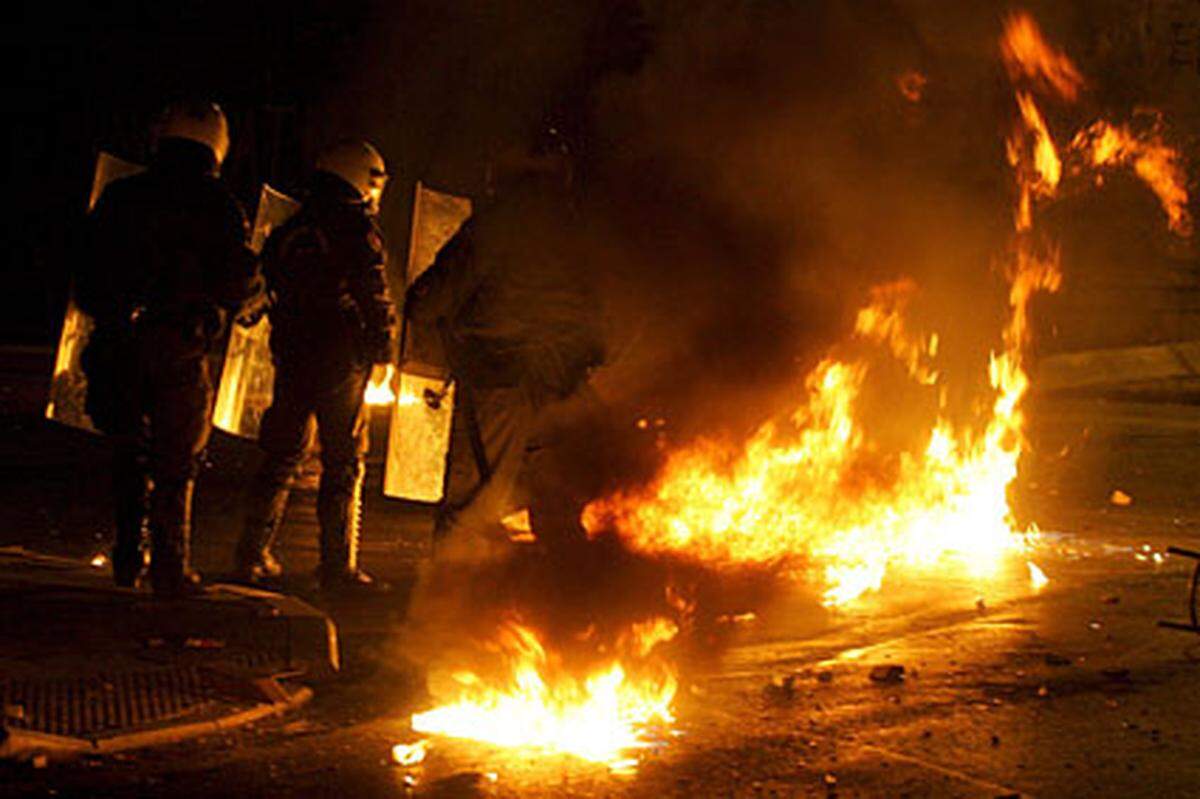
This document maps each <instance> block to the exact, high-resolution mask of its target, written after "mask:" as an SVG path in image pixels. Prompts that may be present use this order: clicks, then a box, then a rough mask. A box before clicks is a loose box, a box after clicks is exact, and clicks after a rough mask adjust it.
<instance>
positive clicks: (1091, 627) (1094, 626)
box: [1087, 619, 1104, 630]
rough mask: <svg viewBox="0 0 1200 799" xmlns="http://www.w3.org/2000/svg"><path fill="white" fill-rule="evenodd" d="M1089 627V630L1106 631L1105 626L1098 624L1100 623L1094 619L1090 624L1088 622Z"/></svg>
mask: <svg viewBox="0 0 1200 799" xmlns="http://www.w3.org/2000/svg"><path fill="white" fill-rule="evenodd" d="M1087 626H1088V629H1089V630H1102V629H1104V624H1103V623H1102V622H1098V621H1096V620H1095V619H1092V620H1091V621H1089V622H1088V624H1087Z"/></svg>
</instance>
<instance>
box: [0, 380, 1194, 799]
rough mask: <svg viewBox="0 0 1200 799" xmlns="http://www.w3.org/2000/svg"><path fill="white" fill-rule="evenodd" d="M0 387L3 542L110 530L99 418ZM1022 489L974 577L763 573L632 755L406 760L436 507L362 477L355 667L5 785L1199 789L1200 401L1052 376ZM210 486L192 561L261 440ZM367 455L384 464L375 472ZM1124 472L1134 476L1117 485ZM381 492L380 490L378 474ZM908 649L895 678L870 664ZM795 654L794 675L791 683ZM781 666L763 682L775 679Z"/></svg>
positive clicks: (226, 531)
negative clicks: (134, 748) (297, 696)
mask: <svg viewBox="0 0 1200 799" xmlns="http://www.w3.org/2000/svg"><path fill="white" fill-rule="evenodd" d="M19 394H20V390H19V389H17V390H15V393H14V392H9V393H8V394H6V397H7V398H8V399H9V400H10V401H11V402H10V404H11V407H6V408H5V410H11V411H12V412H11V413H8V414H7V415H5V416H4V417H3V419H2V420H0V425H3V428H4V435H3V437H0V471H2V473H3V475H4V480H3V481H0V500H2V501H0V544H9V543H19V544H24V545H27V546H33V547H35V548H37V549H41V550H43V551H50V552H54V553H57V554H67V555H72V556H86V555H88V554H89V553H91V552H93V551H95V550H97V549H100V548H101V547H102V546H103V542H104V538H105V536H106V535H107V521H106V519H107V516H106V513H105V505H104V495H105V491H106V487H105V482H106V480H107V477H106V466H105V464H104V458H105V452H104V446H103V444H102V443H101V442H98V441H95V440H92V439H88V438H86V437H82V436H79V435H76V434H74V433H71V432H68V431H63V430H61V429H57V428H54V427H51V426H49V425H47V424H46V423H44V422H42V421H40V420H37V419H36V417H35V416H33V415H31V414H29V413H28V412H26V411H24V410H22V409H20V408H19V407H18V406H19V405H20V403H19V402H17V401H16V400H13V399H12V397H14V396H17V395H19ZM1031 415H1032V418H1033V422H1034V427H1033V431H1032V436H1031V437H1032V441H1033V445H1034V454H1033V455H1031V456H1030V458H1029V459H1028V460H1027V462H1026V463H1025V464H1024V465H1023V468H1022V478H1021V482H1020V485H1019V486H1018V487H1017V490H1016V502H1017V506H1018V510H1019V512H1020V513H1021V515H1022V517H1023V518H1028V519H1030V520H1034V521H1036V522H1037V523H1038V524H1039V526H1040V527H1041V529H1042V530H1044V531H1046V536H1045V538H1044V540H1043V542H1042V544H1040V545H1039V546H1038V548H1037V549H1036V551H1035V552H1034V553H1032V557H1033V559H1034V560H1036V561H1037V563H1038V564H1039V565H1040V566H1041V567H1042V568H1043V570H1044V571H1045V572H1046V574H1047V575H1048V577H1049V578H1050V583H1049V584H1048V585H1047V586H1046V587H1045V588H1043V589H1041V590H1040V591H1033V590H1032V589H1031V588H1030V586H1029V583H1028V576H1027V573H1026V572H1025V571H1024V564H1023V563H1022V562H1018V563H1016V564H1015V565H1014V568H1013V569H1012V571H1011V572H1010V573H1009V574H1008V575H1007V576H1005V577H1003V578H1001V579H998V580H994V581H990V582H987V583H986V584H981V583H972V582H970V581H967V580H949V579H945V580H937V581H936V582H934V581H925V582H907V583H904V582H899V583H895V584H889V585H888V586H887V587H886V588H887V590H886V591H885V592H883V593H882V594H880V595H878V596H875V597H873V598H871V599H870V600H868V601H865V602H864V603H862V604H861V605H860V606H856V607H854V608H853V609H850V610H844V611H836V612H834V611H827V610H823V609H821V608H820V607H819V606H818V605H816V603H814V602H813V601H812V600H811V599H808V598H806V597H805V596H804V593H803V592H802V591H800V590H796V591H794V592H789V591H776V592H775V593H773V594H772V598H771V599H770V601H768V602H763V603H762V604H760V605H758V606H756V607H754V608H753V609H754V610H755V612H756V614H757V616H756V619H755V620H753V621H751V622H747V623H743V624H739V625H736V627H734V628H731V629H730V630H729V631H728V632H727V634H726V635H725V636H724V638H723V639H722V640H723V646H722V648H721V649H720V650H719V651H718V652H717V653H716V655H715V656H711V657H708V658H699V659H695V660H694V661H690V662H685V663H684V673H683V682H682V687H681V691H680V694H679V697H678V700H677V716H678V721H677V725H676V730H675V732H676V734H675V735H673V736H671V737H670V738H669V739H668V740H667V741H666V742H665V743H664V744H663V745H662V746H660V747H656V748H653V749H649V750H646V751H644V752H643V753H642V754H641V756H640V757H641V762H640V765H639V767H638V768H637V769H636V771H635V772H633V773H627V774H615V773H612V772H611V771H610V770H609V769H608V768H607V767H604V766H598V765H591V764H587V763H583V762H581V761H578V760H575V759H573V758H569V757H541V756H536V755H534V754H531V753H528V752H522V751H502V750H497V749H493V748H489V747H485V746H481V745H477V744H471V743H464V742H456V741H449V740H440V739H438V740H434V742H433V746H432V749H431V752H430V755H429V757H428V759H427V760H426V762H425V763H424V764H423V765H422V766H421V767H419V768H418V769H414V770H405V769H401V768H399V767H396V766H393V765H391V764H390V763H389V753H390V749H391V746H392V744H394V743H396V742H398V741H411V740H415V738H416V737H417V736H414V735H413V733H412V732H411V731H410V730H409V729H408V725H407V718H408V715H409V713H411V712H412V710H413V709H415V708H418V707H420V706H421V702H422V701H423V697H424V691H423V677H422V675H421V672H420V669H418V668H416V667H415V666H414V665H413V664H412V663H411V662H409V660H408V659H407V658H406V647H407V642H406V641H405V639H404V637H403V634H402V632H401V624H402V621H403V617H404V610H405V597H406V593H405V590H404V588H405V587H406V586H407V585H409V584H410V583H411V576H412V574H413V572H414V569H415V568H416V566H417V564H418V563H419V561H420V556H421V553H422V551H423V542H424V540H425V536H426V535H427V525H428V518H427V514H424V513H422V512H420V511H417V510H413V509H407V508H402V507H398V506H394V505H392V504H391V503H386V502H385V501H384V500H382V499H378V498H377V499H373V500H372V501H371V504H370V505H369V506H368V508H367V529H366V538H367V547H366V555H365V562H366V564H367V565H368V567H369V568H373V569H374V570H375V571H377V572H378V573H380V574H381V575H383V576H384V577H387V578H389V579H391V580H393V581H394V582H396V583H397V585H398V587H399V589H400V590H399V591H398V592H397V594H396V595H394V596H393V597H392V598H390V599H388V600H386V601H385V602H383V603H375V604H370V605H367V606H357V607H346V608H335V609H334V612H335V615H336V616H337V617H338V619H339V622H341V624H342V627H343V644H344V647H345V662H346V669H345V673H344V674H343V676H342V677H341V678H340V679H339V680H338V681H337V682H334V683H329V684H325V685H322V686H319V687H318V691H317V698H316V699H315V700H314V701H313V703H312V704H311V705H310V706H309V707H308V708H306V709H305V710H303V711H302V712H301V713H299V714H295V715H292V716H289V717H287V718H283V719H278V720H274V721H271V722H267V723H263V724H261V725H258V726H256V727H252V728H246V729H242V730H238V731H233V732H230V733H228V734H226V735H224V736H221V737H213V738H207V739H200V740H198V741H194V742H192V743H189V744H185V745H179V746H175V747H169V748H163V749H158V750H149V751H143V752H140V753H136V754H130V755H127V756H122V757H114V758H106V759H93V760H84V761H80V762H76V763H72V764H65V765H51V766H49V767H48V768H43V769H36V768H33V767H5V768H4V770H3V771H2V772H0V794H3V795H13V796H18V795H30V796H120V797H134V796H137V797H157V796H161V797H173V798H177V797H189V796H196V797H199V796H205V797H210V796H281V797H282V796H305V797H308V796H331V797H332V796H337V797H341V796H346V797H358V796H362V797H376V796H378V797H396V796H405V795H414V794H415V795H428V796H534V797H538V796H546V797H551V796H588V797H590V796H596V797H599V796H645V797H659V796H688V797H701V796H705V797H706V796H747V797H759V796H780V797H793V796H794V797H823V798H824V797H834V796H837V797H903V796H909V797H943V796H945V797H951V796H965V797H975V796H979V797H999V796H1016V795H1020V796H1037V797H1074V796H1097V797H1109V796H1112V797H1140V796H1147V797H1149V796H1154V797H1167V796H1171V797H1173V796H1196V795H1200V759H1198V758H1196V753H1197V752H1200V716H1198V714H1197V713H1196V712H1195V711H1196V708H1197V707H1198V706H1200V705H1198V704H1197V702H1198V701H1200V662H1198V660H1200V638H1195V637H1194V636H1192V635H1190V634H1187V633H1182V632H1174V631H1169V630H1162V629H1159V628H1158V627H1156V625H1155V622H1156V620H1158V619H1162V618H1174V619H1182V618H1184V616H1185V615H1186V603H1185V597H1186V588H1187V580H1188V576H1189V574H1190V569H1191V564H1190V563H1189V562H1186V561H1179V560H1178V559H1174V558H1159V559H1158V560H1161V561H1162V562H1156V558H1155V557H1154V555H1155V554H1156V553H1157V554H1159V555H1161V553H1162V552H1163V550H1164V549H1165V547H1166V546H1167V545H1168V544H1180V545H1184V546H1187V545H1192V546H1195V547H1196V548H1200V541H1198V540H1197V539H1198V538H1200V536H1197V534H1196V530H1197V529H1198V525H1200V501H1198V500H1200V497H1197V496H1196V495H1195V492H1194V489H1193V486H1195V485H1196V478H1197V477H1200V446H1198V445H1200V408H1195V407H1191V406H1184V405H1171V404H1168V403H1155V404H1139V403H1136V402H1130V401H1122V402H1111V401H1110V402H1105V401H1102V400H1097V399H1063V398H1043V399H1041V400H1039V401H1037V402H1035V403H1033V406H1032V408H1031ZM212 458H213V461H214V465H213V467H212V468H211V469H210V470H208V472H207V474H206V477H205V482H204V484H203V486H202V488H201V491H200V494H199V500H198V505H199V509H198V514H199V520H198V528H199V530H200V531H201V533H200V536H201V540H200V542H199V546H198V556H199V562H200V566H201V567H202V568H205V569H207V570H209V571H217V570H219V569H221V568H223V567H224V562H225V559H226V558H227V554H228V551H229V546H230V545H231V541H232V538H233V535H234V534H235V533H236V521H237V507H238V492H239V488H240V486H241V485H243V484H244V478H245V475H246V474H248V473H249V470H250V469H251V468H252V467H253V460H254V453H253V449H252V448H250V447H247V446H245V445H242V444H240V443H238V442H233V441H229V440H219V441H218V442H217V444H216V446H214V450H213V455H212ZM377 471H378V469H377V467H376V469H375V470H373V473H372V474H373V476H372V479H374V480H377V479H378V474H377ZM1114 490H1121V491H1123V492H1125V493H1126V494H1127V495H1129V496H1130V497H1131V498H1132V503H1131V504H1129V505H1128V506H1118V505H1114V504H1112V503H1111V501H1110V497H1111V494H1112V492H1113V491H1114ZM369 493H372V494H373V493H375V492H369ZM283 557H284V560H285V563H286V564H287V565H288V566H289V568H290V569H291V570H292V571H293V573H295V574H296V575H297V577H296V578H295V579H294V582H293V587H294V588H296V589H297V590H299V591H301V592H303V591H305V590H307V589H306V584H305V580H304V577H303V575H304V573H305V571H306V570H307V569H309V568H311V566H312V565H313V561H314V557H315V528H314V526H313V522H312V519H311V494H310V493H308V492H305V491H301V492H300V494H299V495H298V497H297V501H296V502H295V503H294V507H293V508H292V510H290V511H289V517H288V525H287V528H286V529H285V534H284V548H283ZM888 664H892V665H902V666H904V669H905V674H904V679H903V680H901V681H898V682H895V683H880V682H877V681H873V680H872V679H871V678H870V676H869V675H870V672H871V670H872V669H873V668H875V667H877V666H880V665H888ZM788 677H790V678H791V679H792V682H791V689H790V690H786V689H783V688H781V687H778V686H781V685H782V682H783V680H784V679H785V678H788ZM769 686H776V687H769Z"/></svg>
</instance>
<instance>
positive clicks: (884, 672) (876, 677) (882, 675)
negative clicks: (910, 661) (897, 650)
mask: <svg viewBox="0 0 1200 799" xmlns="http://www.w3.org/2000/svg"><path fill="white" fill-rule="evenodd" d="M870 676H871V682H877V683H884V684H887V685H895V684H897V683H901V682H904V667H903V666H900V665H895V664H891V665H883V666H875V667H873V668H872V669H871V674H870Z"/></svg>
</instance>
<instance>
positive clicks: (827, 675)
mask: <svg viewBox="0 0 1200 799" xmlns="http://www.w3.org/2000/svg"><path fill="white" fill-rule="evenodd" d="M817 682H821V683H831V682H833V670H832V669H825V670H824V671H818V672H817Z"/></svg>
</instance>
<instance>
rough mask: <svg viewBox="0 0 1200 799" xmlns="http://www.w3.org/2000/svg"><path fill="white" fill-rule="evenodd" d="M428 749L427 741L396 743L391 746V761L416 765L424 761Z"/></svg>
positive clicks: (403, 764) (397, 763) (405, 764)
mask: <svg viewBox="0 0 1200 799" xmlns="http://www.w3.org/2000/svg"><path fill="white" fill-rule="evenodd" d="M428 751H429V741H417V742H416V743H415V744H396V745H395V746H393V747H392V761H393V762H394V763H395V764H396V765H398V766H416V765H419V764H420V763H423V762H425V755H426V754H428Z"/></svg>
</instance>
